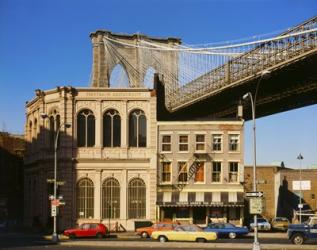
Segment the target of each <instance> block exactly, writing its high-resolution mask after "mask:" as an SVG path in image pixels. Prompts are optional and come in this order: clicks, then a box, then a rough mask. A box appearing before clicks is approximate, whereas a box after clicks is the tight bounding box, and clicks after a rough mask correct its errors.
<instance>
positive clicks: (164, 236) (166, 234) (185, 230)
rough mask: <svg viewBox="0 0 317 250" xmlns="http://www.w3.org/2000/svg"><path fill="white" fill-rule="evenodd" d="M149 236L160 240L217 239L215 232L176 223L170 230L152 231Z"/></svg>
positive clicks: (198, 240) (202, 240) (201, 240)
mask: <svg viewBox="0 0 317 250" xmlns="http://www.w3.org/2000/svg"><path fill="white" fill-rule="evenodd" d="M151 238H152V239H154V240H158V241H160V242H166V241H197V242H206V241H210V240H216V239H217V233H215V232H205V231H204V230H203V229H202V228H200V227H198V226H196V225H178V226H176V227H175V228H174V229H173V230H170V231H154V232H153V233H152V235H151Z"/></svg>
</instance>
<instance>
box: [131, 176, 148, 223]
mask: <svg viewBox="0 0 317 250" xmlns="http://www.w3.org/2000/svg"><path fill="white" fill-rule="evenodd" d="M128 217H129V219H142V218H145V217H146V187H145V183H144V181H143V180H142V179H139V178H135V179H133V180H131V181H130V183H129V187H128Z"/></svg>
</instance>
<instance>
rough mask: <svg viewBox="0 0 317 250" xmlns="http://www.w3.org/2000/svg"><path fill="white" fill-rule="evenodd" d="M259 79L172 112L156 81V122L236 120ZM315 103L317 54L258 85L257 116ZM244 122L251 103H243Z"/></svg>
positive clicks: (277, 71)
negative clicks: (241, 103) (239, 109)
mask: <svg viewBox="0 0 317 250" xmlns="http://www.w3.org/2000/svg"><path fill="white" fill-rule="evenodd" d="M258 81H259V78H254V79H253V80H250V81H247V82H244V83H243V84H240V85H234V86H232V87H228V88H226V89H224V90H222V91H221V92H219V93H218V94H216V95H213V96H210V97H208V98H207V99H204V100H202V101H199V102H196V103H193V104H191V105H190V106H187V107H184V108H182V109H180V110H177V111H175V112H173V113H170V112H168V111H167V110H166V109H165V105H163V104H164V88H163V86H162V85H161V84H160V82H159V81H158V80H157V81H156V83H157V84H156V86H157V95H158V104H159V105H158V119H159V120H171V119H177V120H204V119H222V118H224V119H226V118H235V117H237V106H238V104H239V102H241V99H242V96H243V95H244V94H245V93H247V92H251V93H253V94H254V92H255V88H256V85H257V82H258ZM316 103H317V54H316V53H315V54H312V55H310V56H307V57H305V58H302V59H300V60H299V61H296V62H293V63H292V64H289V65H287V66H284V67H282V68H279V69H275V70H274V71H272V72H271V73H270V75H269V76H268V77H266V78H262V79H261V81H260V85H259V90H258V97H257V102H256V117H263V116H268V115H271V114H275V113H279V112H283V111H288V110H291V109H296V108H301V107H304V106H308V105H312V104H316ZM243 107H244V117H243V118H244V119H245V120H250V119H251V106H250V101H244V102H243Z"/></svg>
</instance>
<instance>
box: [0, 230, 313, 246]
mask: <svg viewBox="0 0 317 250" xmlns="http://www.w3.org/2000/svg"><path fill="white" fill-rule="evenodd" d="M264 236H265V237H264V238H260V243H261V246H262V247H261V249H270V250H275V249H276V250H277V249H317V242H309V243H308V244H305V245H303V246H295V245H293V244H291V243H290V241H289V240H288V239H287V238H286V236H284V235H283V234H276V235H275V234H269V235H264ZM252 242H253V237H252V236H247V237H244V238H238V239H234V240H232V239H226V238H224V239H218V240H217V241H215V242H209V243H196V242H193V243H189V242H167V243H160V242H157V241H152V240H151V239H140V238H139V237H135V236H131V235H130V236H129V235H128V236H124V235H121V236H120V237H116V236H115V235H112V237H110V238H104V239H101V240H98V239H94V238H92V239H89V238H85V239H75V240H62V241H61V242H60V243H59V244H57V245H56V244H53V243H52V242H51V241H50V240H47V239H45V238H43V235H34V234H27V233H25V234H21V233H6V234H0V249H1V250H3V249H10V250H14V249H22V248H23V249H47V250H50V249H76V250H77V249H78V250H81V249H113V250H120V249H124V250H126V249H131V250H134V249H142V248H143V249H148V248H151V249H152V250H156V249H160V250H162V249H172V250H173V249H175V250H176V249H177V250H179V249H199V250H203V249H223V250H226V249H231V250H232V249H242V250H244V249H251V246H252Z"/></svg>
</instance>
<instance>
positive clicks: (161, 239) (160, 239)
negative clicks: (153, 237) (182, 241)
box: [158, 235, 167, 242]
mask: <svg viewBox="0 0 317 250" xmlns="http://www.w3.org/2000/svg"><path fill="white" fill-rule="evenodd" d="M158 240H159V242H166V241H167V238H166V237H165V236H164V235H160V236H159V237H158Z"/></svg>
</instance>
